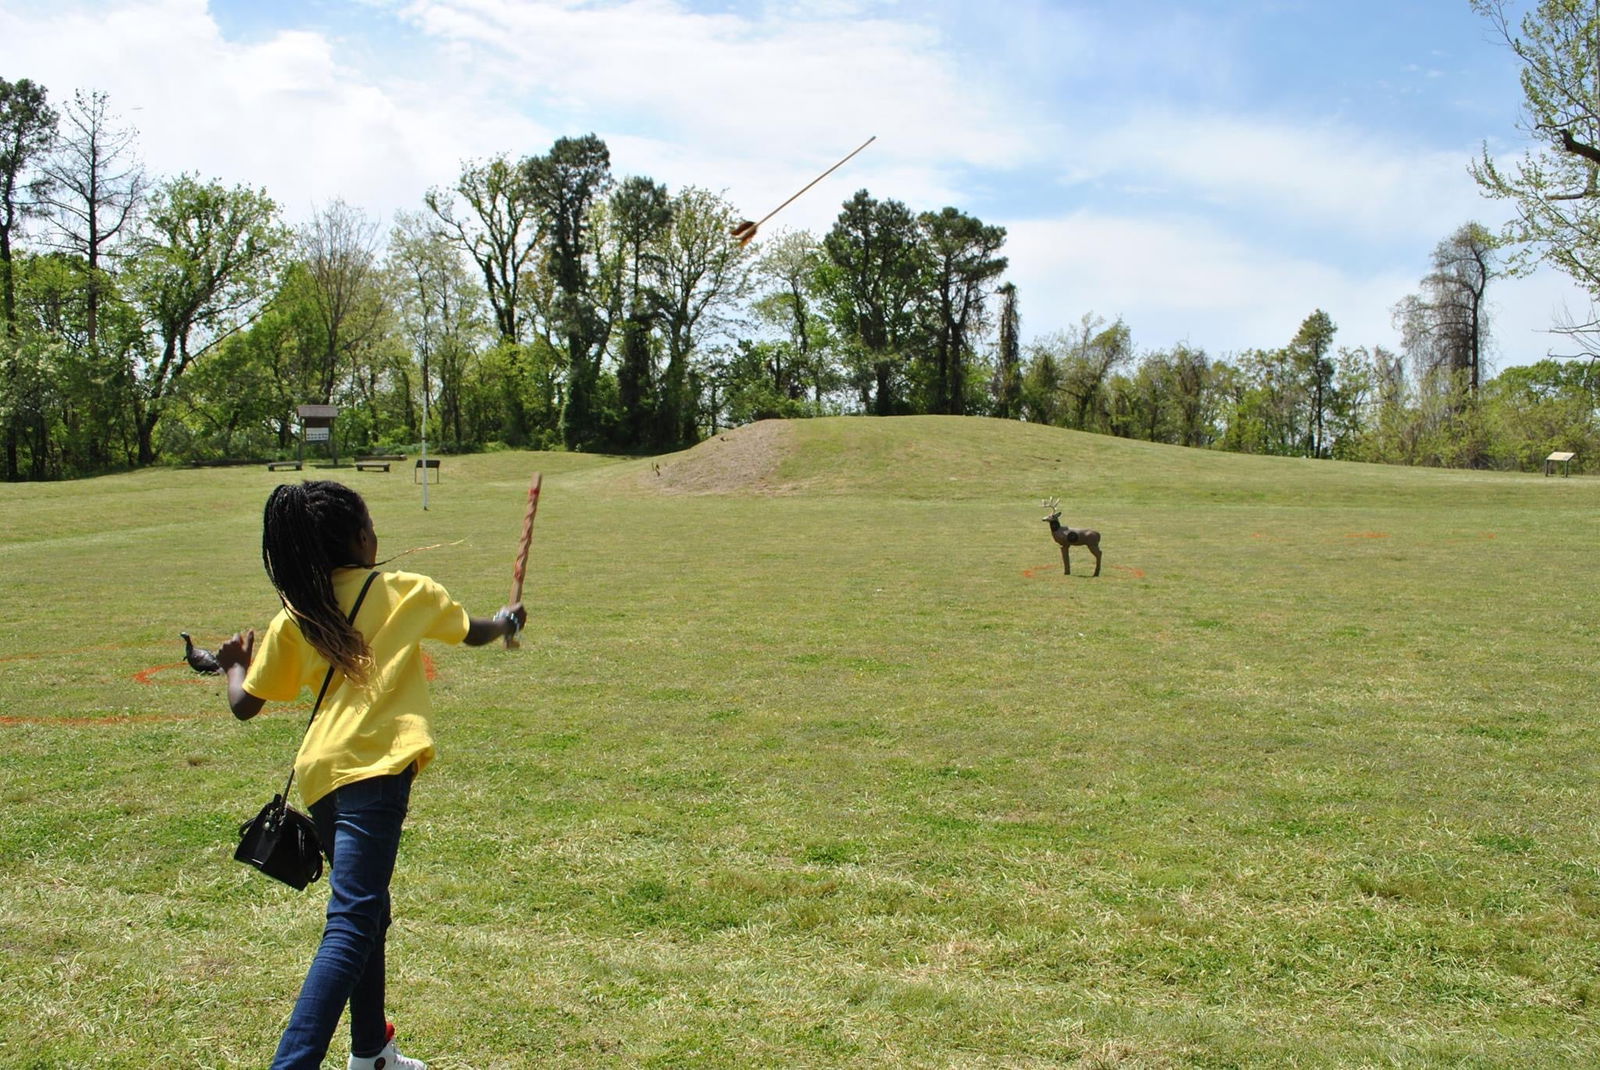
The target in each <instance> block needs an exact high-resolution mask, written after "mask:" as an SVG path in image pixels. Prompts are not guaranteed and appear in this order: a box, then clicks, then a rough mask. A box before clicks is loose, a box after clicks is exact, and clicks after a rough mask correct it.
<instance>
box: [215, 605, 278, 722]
mask: <svg viewBox="0 0 1600 1070" xmlns="http://www.w3.org/2000/svg"><path fill="white" fill-rule="evenodd" d="M255 651H256V630H255V629H254V628H247V629H246V630H245V632H244V634H243V635H235V636H234V637H233V638H232V639H229V640H228V641H227V642H225V643H223V644H222V645H221V646H219V647H218V648H217V663H218V664H219V665H221V666H222V671H223V672H224V673H226V674H227V676H228V708H229V709H230V710H232V711H233V715H234V716H235V717H237V718H239V720H241V721H248V720H249V719H250V718H252V717H254V716H255V715H256V714H258V713H260V712H261V707H262V706H265V705H266V704H267V703H266V700H265V699H259V698H256V697H255V696H254V695H252V694H251V693H250V692H248V691H246V690H245V689H244V674H245V670H246V669H248V668H250V659H251V658H252V657H254V656H255Z"/></svg>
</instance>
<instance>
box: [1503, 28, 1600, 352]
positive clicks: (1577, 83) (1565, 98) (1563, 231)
mask: <svg viewBox="0 0 1600 1070" xmlns="http://www.w3.org/2000/svg"><path fill="white" fill-rule="evenodd" d="M1471 2H1472V8H1473V10H1474V11H1476V12H1478V13H1479V14H1480V15H1482V16H1484V17H1485V18H1486V19H1487V20H1488V22H1489V24H1490V25H1491V26H1492V27H1493V30H1494V32H1495V33H1496V34H1497V35H1498V36H1499V37H1500V39H1501V40H1502V41H1504V42H1505V44H1506V45H1507V46H1508V47H1509V48H1510V49H1511V51H1512V53H1513V54H1515V55H1516V57H1517V59H1518V61H1519V62H1520V64H1521V73H1520V77H1521V81H1522V95H1523V107H1524V113H1523V118H1522V121H1521V126H1522V128H1523V131H1524V132H1525V133H1526V134H1527V136H1528V137H1529V138H1530V139H1531V141H1532V142H1533V147H1532V148H1531V149H1530V150H1528V151H1527V152H1526V153H1525V154H1524V155H1523V156H1522V157H1521V159H1519V160H1516V161H1514V162H1512V163H1509V164H1502V163H1501V162H1499V161H1497V160H1495V159H1494V157H1492V156H1491V155H1490V154H1489V150H1488V148H1487V146H1485V148H1484V150H1483V152H1482V154H1481V155H1480V156H1479V158H1478V159H1477V161H1476V162H1475V163H1474V164H1473V167H1472V173H1473V177H1474V178H1476V179H1477V181H1478V184H1479V185H1480V186H1481V187H1482V189H1483V191H1484V192H1485V193H1486V194H1487V195H1489V196H1491V197H1495V198H1498V199H1501V200H1505V201H1508V202H1510V204H1511V206H1512V207H1513V208H1514V209H1515V215H1514V217H1513V218H1512V220H1511V222H1510V223H1508V224H1507V225H1506V227H1505V230H1504V232H1503V234H1502V237H1503V238H1504V239H1505V240H1506V241H1508V242H1510V243H1511V244H1512V246H1513V250H1514V251H1513V253H1512V255H1511V257H1510V259H1509V262H1508V266H1509V267H1510V269H1511V270H1512V271H1514V272H1525V271H1527V270H1530V269H1531V268H1532V267H1533V266H1534V265H1535V264H1536V263H1539V262H1544V263H1548V264H1551V265H1553V266H1554V267H1555V268H1556V269H1557V270H1559V271H1562V272H1564V273H1565V274H1567V275H1568V276H1570V277H1571V278H1572V279H1573V280H1574V281H1576V282H1577V283H1578V284H1579V285H1581V286H1583V287H1584V288H1585V289H1587V290H1588V291H1589V294H1590V296H1591V297H1592V298H1595V299H1600V240H1597V237H1596V236H1597V235H1600V181H1597V178H1596V176H1597V175H1600V79H1597V78H1596V76H1595V72H1596V71H1597V70H1600V9H1597V8H1596V6H1595V5H1594V4H1592V3H1588V2H1582V0H1538V2H1537V3H1535V4H1534V5H1533V6H1532V7H1531V8H1530V9H1529V10H1528V11H1527V12H1526V13H1524V15H1523V17H1522V18H1521V19H1520V20H1514V16H1513V15H1512V13H1511V11H1509V10H1508V5H1507V4H1506V3H1505V2H1504V0H1471ZM1596 329H1597V327H1596V325H1595V324H1585V325H1581V326H1580V327H1578V328H1577V333H1578V334H1580V335H1583V334H1589V333H1593V332H1594V331H1595V330H1596Z"/></svg>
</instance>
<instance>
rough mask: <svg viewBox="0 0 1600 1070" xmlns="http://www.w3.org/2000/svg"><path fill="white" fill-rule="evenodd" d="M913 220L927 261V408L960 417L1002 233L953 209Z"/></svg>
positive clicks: (999, 263)
mask: <svg viewBox="0 0 1600 1070" xmlns="http://www.w3.org/2000/svg"><path fill="white" fill-rule="evenodd" d="M917 222H918V224H919V226H920V227H921V230H922V234H921V238H922V246H923V249H924V255H925V257H926V260H927V263H928V288H929V291H930V292H929V295H928V301H927V306H926V307H927V309H928V312H929V316H930V319H931V321H932V326H931V330H930V331H929V334H930V335H931V340H930V346H929V356H930V363H931V365H932V368H931V374H930V375H929V376H928V378H929V380H930V382H929V387H930V391H929V392H930V396H929V398H928V405H927V408H928V410H929V411H931V412H936V413H948V414H954V415H961V414H962V413H964V412H966V408H967V369H968V365H969V364H970V363H971V360H972V348H973V339H972V335H973V333H974V332H975V331H976V330H977V329H978V328H979V327H980V325H981V324H982V323H983V318H984V305H985V301H986V300H987V297H988V292H989V287H990V286H991V285H992V284H993V282H994V279H995V278H996V277H997V276H999V275H1000V273H1001V272H1003V271H1005V269H1006V258H1005V257H1003V256H999V255H997V254H998V253H999V251H1000V248H1001V247H1002V246H1003V245H1005V241H1006V231H1005V228H1004V227H997V226H989V225H986V224H984V223H983V222H982V221H980V220H978V219H976V218H974V217H972V216H969V215H967V214H966V213H964V212H962V211H960V210H959V209H956V208H944V209H942V210H941V211H938V212H924V213H923V214H922V215H921V216H919V217H918V220H917Z"/></svg>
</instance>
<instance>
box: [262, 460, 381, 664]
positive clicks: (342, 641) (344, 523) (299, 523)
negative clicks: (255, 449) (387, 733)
mask: <svg viewBox="0 0 1600 1070" xmlns="http://www.w3.org/2000/svg"><path fill="white" fill-rule="evenodd" d="M366 525H367V504H366V502H364V501H362V500H361V495H359V494H357V493H356V492H355V491H353V490H351V489H350V488H349V487H346V486H344V485H343V484H341V483H334V482H332V481H330V480H325V479H313V480H307V481H305V482H304V483H300V484H288V483H286V484H283V485H282V486H280V487H278V488H277V489H276V490H274V491H273V492H272V493H271V494H270V495H268V497H267V506H266V509H265V510H264V511H263V514H262V524H261V561H262V564H264V565H265V566H266V568H267V578H268V579H270V580H271V581H272V586H273V587H275V588H277V591H278V597H279V598H281V599H282V600H283V605H284V608H285V609H287V610H288V611H289V615H290V616H292V617H293V618H294V621H295V623H296V624H298V625H299V626H300V632H301V634H302V635H304V636H305V638H306V642H308V643H310V644H311V646H312V647H313V648H314V649H315V650H316V651H317V653H319V654H321V655H322V656H323V657H325V658H327V659H328V663H329V664H330V665H333V666H335V667H337V668H339V669H341V670H343V672H344V673H345V675H346V676H348V677H350V678H351V679H353V680H357V681H359V680H362V679H364V678H365V677H366V671H367V668H368V666H369V665H370V664H371V662H372V652H371V650H370V649H368V647H367V641H366V639H365V638H363V637H362V635H361V633H360V632H359V631H357V630H356V628H355V627H354V626H353V625H352V624H351V623H350V622H349V621H347V620H346V619H345V616H344V613H343V612H342V611H341V610H340V609H339V602H338V599H336V598H335V597H334V593H333V570H334V569H336V568H340V567H342V566H347V565H359V564H362V562H356V561H352V560H351V557H352V551H351V547H352V546H353V545H354V544H355V542H356V539H357V537H358V536H360V534H361V533H362V532H363V531H364V530H365V529H366Z"/></svg>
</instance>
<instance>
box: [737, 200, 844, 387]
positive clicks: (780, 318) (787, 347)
mask: <svg viewBox="0 0 1600 1070" xmlns="http://www.w3.org/2000/svg"><path fill="white" fill-rule="evenodd" d="M762 245H763V247H762V250H761V258H760V260H758V261H757V263H756V268H755V285H756V297H755V300H754V301H753V303H752V306H751V307H752V310H753V311H754V313H755V316H756V319H757V321H758V322H759V323H761V324H762V325H764V326H765V327H767V328H768V329H769V330H771V331H773V332H775V333H776V335H777V340H776V341H775V343H774V346H775V348H773V349H772V350H771V355H770V361H771V367H772V370H773V375H774V379H775V385H776V387H777V389H778V390H780V391H781V392H782V393H784V394H786V395H787V396H788V397H789V399H790V400H793V401H798V400H800V399H801V398H803V397H805V396H806V395H807V393H809V394H810V398H811V408H810V411H811V412H814V413H815V412H821V411H822V409H823V399H824V397H825V396H826V395H828V394H830V393H832V392H833V391H836V390H837V389H839V387H840V386H841V385H842V383H843V378H842V376H841V375H840V373H839V369H838V367H837V365H836V363H835V362H834V359H833V354H832V345H833V339H832V336H831V333H830V331H829V329H828V320H827V317H826V316H824V315H823V314H822V309H821V307H820V306H821V302H822V294H821V293H820V291H819V289H818V286H817V273H818V269H819V266H820V265H821V263H822V249H821V246H820V245H819V244H818V242H817V239H816V237H815V236H814V235H812V234H811V233H810V232H808V231H780V232H779V233H778V234H776V235H774V236H773V237H772V238H769V239H767V240H766V241H765V242H763V243H762Z"/></svg>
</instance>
